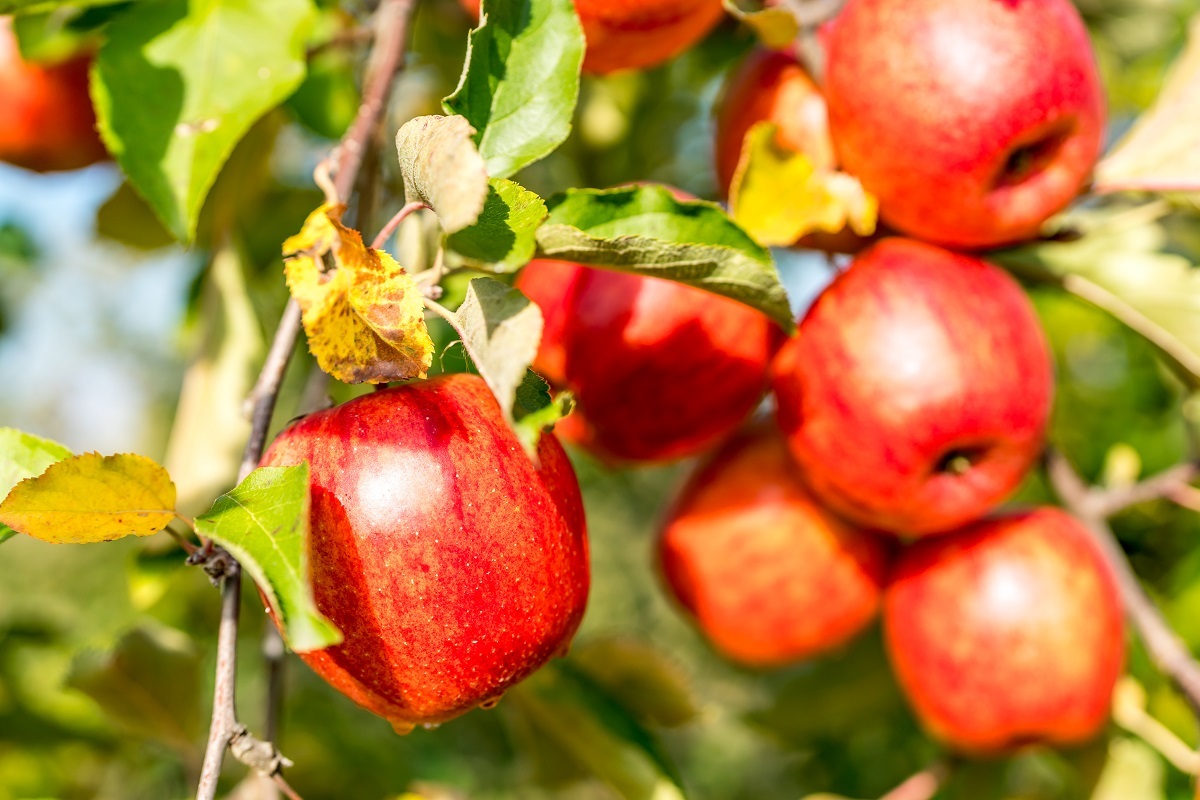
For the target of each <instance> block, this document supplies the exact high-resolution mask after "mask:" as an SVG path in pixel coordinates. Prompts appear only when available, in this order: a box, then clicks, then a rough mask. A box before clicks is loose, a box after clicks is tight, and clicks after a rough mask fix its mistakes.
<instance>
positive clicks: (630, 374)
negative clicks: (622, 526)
mask: <svg viewBox="0 0 1200 800" xmlns="http://www.w3.org/2000/svg"><path fill="white" fill-rule="evenodd" d="M531 266H532V268H533V271H532V274H531V275H530V277H529V278H523V279H518V282H517V286H518V287H520V288H522V289H528V290H530V294H531V297H532V298H533V299H534V300H535V301H536V302H539V304H540V305H542V309H543V313H544V314H546V316H547V321H548V322H547V326H546V330H545V332H544V334H543V337H542V346H541V349H540V351H539V353H538V359H537V362H536V367H540V368H541V369H542V371H543V372H544V373H546V375H547V377H548V378H550V379H554V380H557V379H560V378H561V382H562V384H563V385H565V386H566V387H567V388H569V389H571V391H572V392H573V393H574V395H575V399H576V401H577V403H578V405H577V407H576V410H575V413H573V414H572V415H570V416H569V417H567V418H566V419H565V420H563V422H562V423H560V425H559V427H558V428H557V430H558V432H559V433H560V435H562V436H564V437H566V438H568V439H569V440H571V441H574V442H576V443H577V444H580V445H582V446H584V447H585V448H587V449H589V450H591V451H592V452H593V453H595V454H597V455H599V456H601V457H602V458H605V459H607V460H610V461H635V462H646V461H669V460H672V459H677V458H683V457H685V456H689V455H694V454H696V453H698V452H700V451H702V450H704V449H706V448H708V447H710V446H712V445H714V444H716V443H717V442H718V441H719V440H720V439H722V438H723V437H725V436H727V435H728V434H729V433H731V432H732V431H733V430H734V429H735V428H736V427H737V426H738V425H739V424H740V423H741V422H742V421H743V420H744V419H745V418H746V416H747V415H749V413H750V412H751V411H752V410H753V409H754V407H755V406H756V405H757V404H758V401H759V400H760V399H761V398H762V395H763V393H764V391H765V390H766V383H767V368H768V365H769V363H770V360H771V357H772V356H773V355H774V353H775V351H776V349H777V348H778V345H779V343H780V342H781V340H782V338H783V337H782V334H781V332H780V331H779V328H778V327H777V326H776V325H775V324H774V323H773V322H771V321H770V320H769V319H768V318H767V317H766V316H765V315H763V314H762V313H760V312H758V311H755V310H754V309H752V308H750V307H748V306H745V305H743V304H741V303H738V302H735V301H733V300H729V299H726V298H724V297H719V296H717V295H715V294H711V293H709V292H705V291H703V290H701V289H695V288H693V287H691V286H685V285H683V284H681V283H677V282H675V281H668V280H663V279H659V278H647V277H642V276H639V275H631V274H627V273H621V272H613V271H609V270H603V269H591V268H587V267H582V266H580V265H577V264H566V263H564V262H546V261H541V262H534V263H533V264H532V265H531ZM526 269H529V267H527V268H526ZM554 303H557V304H558V305H554ZM536 367H535V368H536Z"/></svg>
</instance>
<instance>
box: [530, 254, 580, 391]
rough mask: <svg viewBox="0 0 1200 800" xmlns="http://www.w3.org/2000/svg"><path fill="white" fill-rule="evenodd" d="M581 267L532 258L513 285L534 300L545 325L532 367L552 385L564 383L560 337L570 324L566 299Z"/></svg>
mask: <svg viewBox="0 0 1200 800" xmlns="http://www.w3.org/2000/svg"><path fill="white" fill-rule="evenodd" d="M582 270H583V267H581V266H579V265H578V264H573V263H571V262H570V261H553V260H550V259H535V260H533V261H531V262H529V263H528V264H527V265H525V268H524V269H522V270H521V273H520V274H519V275H518V276H517V279H516V280H515V281H514V282H513V286H515V287H516V288H518V289H520V290H521V291H522V292H524V294H525V296H526V297H528V298H529V299H530V300H532V301H533V302H535V303H537V305H538V307H539V308H540V309H541V310H542V318H543V320H544V321H545V325H544V327H543V328H542V343H541V346H540V347H539V348H538V354H537V358H536V359H534V362H533V368H534V370H535V371H536V372H537V373H538V374H540V375H541V376H542V377H543V378H545V379H546V380H548V381H549V382H550V383H551V384H553V385H555V386H558V387H563V386H566V385H567V364H566V359H567V354H566V352H565V350H564V349H563V339H564V336H565V335H566V329H567V326H568V324H569V323H570V321H571V319H570V313H571V312H570V305H569V299H570V297H571V292H572V290H573V289H574V288H575V279H576V277H578V275H579V274H580V272H582Z"/></svg>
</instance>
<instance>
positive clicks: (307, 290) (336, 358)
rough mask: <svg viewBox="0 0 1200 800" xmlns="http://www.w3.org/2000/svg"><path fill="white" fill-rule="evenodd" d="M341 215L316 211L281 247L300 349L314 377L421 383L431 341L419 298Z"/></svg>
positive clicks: (336, 210) (330, 209)
mask: <svg viewBox="0 0 1200 800" xmlns="http://www.w3.org/2000/svg"><path fill="white" fill-rule="evenodd" d="M341 212H342V208H341V207H339V206H329V205H326V206H322V207H321V208H318V209H317V210H316V211H314V212H313V213H312V214H310V215H309V217H308V220H307V221H305V223H304V228H303V230H301V231H300V233H298V234H297V235H295V236H293V237H291V238H290V239H288V240H287V241H286V242H284V244H283V253H284V258H285V262H286V263H285V267H284V271H285V274H286V277H287V284H288V288H289V289H290V290H291V292H292V296H293V297H295V298H296V302H297V303H299V304H300V309H301V311H302V312H303V321H304V332H305V333H306V334H308V349H309V350H311V351H312V354H313V356H315V357H316V359H317V363H318V364H320V365H321V369H323V370H325V371H326V372H328V373H329V374H330V375H332V376H333V377H335V378H337V379H338V380H340V381H343V382H345V383H364V382H365V383H387V382H388V381H401V380H408V379H410V378H424V377H425V374H426V373H427V372H428V371H429V366H430V365H431V364H432V363H433V340H431V339H430V338H429V331H428V329H427V328H426V327H425V316H424V300H423V298H422V296H421V291H420V289H419V288H418V287H417V284H416V282H415V281H413V279H412V276H410V275H409V274H408V273H407V272H405V271H404V268H403V267H401V266H400V265H399V264H397V263H396V262H395V260H394V259H392V257H391V256H390V255H388V254H387V253H385V252H384V251H382V250H372V249H369V248H367V247H366V246H365V245H364V244H363V241H362V236H361V235H359V233H358V231H355V230H351V229H350V228H347V227H346V226H344V225H342V223H341ZM327 257H331V259H332V262H333V263H332V264H328V263H327V261H326V259H327Z"/></svg>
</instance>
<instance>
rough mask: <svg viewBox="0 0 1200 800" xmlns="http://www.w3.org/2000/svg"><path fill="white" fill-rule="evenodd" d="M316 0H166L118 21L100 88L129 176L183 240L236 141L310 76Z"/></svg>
mask: <svg viewBox="0 0 1200 800" xmlns="http://www.w3.org/2000/svg"><path fill="white" fill-rule="evenodd" d="M313 13H314V9H313V6H312V3H311V0H191V2H188V0H164V2H160V3H141V4H138V5H136V6H134V7H133V8H131V9H130V10H129V11H128V12H126V13H125V14H123V15H122V16H120V17H118V18H117V19H115V20H114V21H113V22H112V23H111V24H110V25H109V27H108V40H107V42H106V43H105V44H104V46H103V47H101V49H100V54H99V56H98V58H97V60H96V66H95V68H94V73H93V81H92V95H93V99H94V100H95V103H96V111H97V116H98V119H99V125H100V132H101V135H102V136H103V138H104V142H105V144H106V145H107V146H108V148H109V150H110V152H112V153H113V154H114V155H115V156H116V157H117V160H118V161H119V162H120V164H121V167H122V168H123V170H124V171H125V174H126V175H127V176H128V177H129V180H130V181H131V182H132V183H133V185H134V186H135V187H136V188H137V190H138V191H139V192H140V193H141V194H142V196H144V197H145V198H146V200H147V201H148V202H149V203H150V205H151V207H153V208H154V210H155V212H156V213H157V214H158V216H159V217H160V218H161V219H162V221H163V223H164V224H165V225H166V227H167V228H168V229H169V230H170V231H171V232H172V233H173V234H174V235H175V236H176V237H177V238H178V239H181V240H191V238H192V237H193V236H194V235H195V231H196V222H197V218H198V217H199V214H200V208H201V206H202V205H203V203H204V198H205V196H206V195H207V194H208V190H209V189H210V188H211V187H212V184H213V181H214V180H216V177H217V173H218V172H219V171H220V169H221V165H222V164H224V163H225V161H226V159H227V158H228V157H229V154H230V153H231V152H232V151H233V148H234V145H236V144H237V142H238V140H239V139H241V138H242V136H243V135H245V133H246V131H248V130H249V129H250V126H251V125H252V124H253V123H254V121H255V120H257V119H258V118H259V117H261V116H262V115H263V114H264V113H266V112H267V111H268V110H270V109H271V108H273V107H274V106H276V105H278V104H279V103H280V102H281V101H282V100H284V99H285V98H286V97H287V96H288V95H289V94H291V93H292V91H293V90H294V89H295V88H296V87H297V86H298V85H299V84H300V82H301V81H302V80H303V79H304V71H305V66H304V64H305V37H306V33H307V29H308V23H309V21H310V19H311V17H312V16H313Z"/></svg>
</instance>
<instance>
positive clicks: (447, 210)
mask: <svg viewBox="0 0 1200 800" xmlns="http://www.w3.org/2000/svg"><path fill="white" fill-rule="evenodd" d="M474 136H475V129H474V128H472V127H471V123H469V122H467V119H466V117H460V116H450V117H443V116H439V115H430V116H427V117H417V118H416V119H412V120H409V121H408V122H406V123H405V124H404V127H402V128H401V129H400V130H399V131H397V133H396V155H397V157H398V158H399V159H400V173H401V175H403V176H404V189H405V192H406V194H407V196H408V199H409V200H410V201H411V200H419V201H421V202H422V203H424V204H425V205H427V206H429V207H430V208H432V209H433V212H434V213H435V214H437V216H438V221H439V222H441V224H442V230H444V231H445V232H446V233H454V232H455V231H460V230H462V229H463V228H465V227H467V226H468V225H470V224H472V223H473V222H475V220H477V219H479V215H480V214H482V213H483V206H484V203H485V202H486V200H487V196H488V173H487V166H486V165H485V164H484V162H483V156H481V155H479V150H477V149H476V147H475V142H474V141H473V138H472V137H474Z"/></svg>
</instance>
